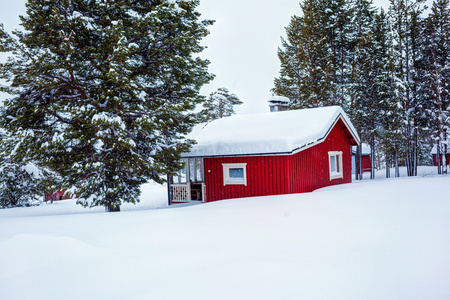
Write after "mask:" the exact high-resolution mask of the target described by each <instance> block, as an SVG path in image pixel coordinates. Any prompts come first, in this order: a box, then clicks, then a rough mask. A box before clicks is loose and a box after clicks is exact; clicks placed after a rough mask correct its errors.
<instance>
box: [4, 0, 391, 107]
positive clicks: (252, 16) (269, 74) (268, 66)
mask: <svg viewBox="0 0 450 300" xmlns="http://www.w3.org/2000/svg"><path fill="white" fill-rule="evenodd" d="M4 2H6V3H2V9H1V10H0V23H4V25H5V28H6V29H7V30H9V31H10V30H12V29H14V28H18V24H19V18H18V15H23V14H25V6H24V4H25V2H26V1H25V0H14V1H4ZM387 3H388V0H376V1H375V5H377V6H380V5H383V6H385V7H387ZM198 11H200V12H201V13H202V15H203V19H212V20H216V23H215V24H214V25H213V26H210V28H209V29H210V31H211V34H210V35H209V36H208V37H206V38H205V39H204V40H203V42H202V44H203V45H205V46H207V47H208V49H206V50H205V51H204V52H203V54H202V57H203V58H207V59H209V60H210V61H211V65H210V68H209V70H210V72H211V73H213V74H215V75H216V78H215V79H214V81H213V82H212V83H210V84H209V85H208V86H205V87H204V88H203V89H202V91H201V92H202V94H204V95H209V93H211V92H212V91H215V90H216V89H217V88H219V87H226V88H228V89H229V90H230V91H231V92H232V93H235V94H236V95H237V96H238V97H239V98H240V99H241V100H242V101H243V102H244V104H243V105H241V106H239V107H236V111H237V113H238V114H242V113H260V112H267V111H269V107H268V105H267V100H268V99H269V98H270V97H271V93H270V89H271V88H272V87H273V79H274V78H275V77H277V76H278V72H279V69H280V63H279V60H278V56H277V48H278V47H279V46H280V44H281V42H280V37H281V36H284V34H285V30H284V28H285V27H286V26H287V25H288V24H289V21H290V18H291V16H292V15H294V14H296V15H299V14H300V13H301V10H300V6H299V0H226V1H225V0H201V3H200V6H199V7H198ZM0 97H1V96H0ZM4 98H5V97H4V96H3V97H1V99H4Z"/></svg>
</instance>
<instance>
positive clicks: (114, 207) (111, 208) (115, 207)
mask: <svg viewBox="0 0 450 300" xmlns="http://www.w3.org/2000/svg"><path fill="white" fill-rule="evenodd" d="M105 211H107V212H116V211H120V205H113V204H110V205H106V206H105Z"/></svg>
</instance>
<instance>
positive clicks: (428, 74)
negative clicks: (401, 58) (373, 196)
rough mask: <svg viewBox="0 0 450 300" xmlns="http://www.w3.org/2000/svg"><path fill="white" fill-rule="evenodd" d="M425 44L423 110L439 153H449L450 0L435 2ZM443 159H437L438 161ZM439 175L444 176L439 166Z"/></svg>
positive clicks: (423, 58) (428, 18)
mask: <svg viewBox="0 0 450 300" xmlns="http://www.w3.org/2000/svg"><path fill="white" fill-rule="evenodd" d="M423 36H424V40H425V42H424V44H423V49H422V51H423V56H422V61H421V74H420V76H421V78H422V81H421V82H420V93H421V95H422V97H423V98H424V100H425V101H424V107H423V111H424V114H426V116H427V119H428V120H429V125H428V126H427V128H429V130H428V133H429V136H431V137H432V143H433V144H435V146H436V147H437V149H438V151H439V152H440V153H442V154H444V153H448V151H449V150H450V149H448V145H447V144H446V141H444V138H445V135H448V133H446V132H445V129H446V128H448V127H449V126H450V4H449V0H437V1H434V2H433V5H432V7H431V13H430V14H429V16H428V17H427V18H426V19H425V21H424V31H423ZM439 158H440V156H438V161H439ZM441 164H442V162H440V163H439V165H438V173H439V174H440V173H441V168H440V165H441Z"/></svg>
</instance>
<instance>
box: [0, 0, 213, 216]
mask: <svg viewBox="0 0 450 300" xmlns="http://www.w3.org/2000/svg"><path fill="white" fill-rule="evenodd" d="M198 4H199V1H198V0H154V1H144V0H120V1H119V0H29V1H28V3H27V15H26V16H24V17H22V18H21V20H22V25H23V27H24V28H25V31H24V32H15V36H16V37H15V38H13V37H12V36H10V35H9V34H7V33H6V32H5V31H4V30H1V31H0V33H1V44H0V45H1V47H0V48H1V49H0V50H2V51H7V52H12V54H13V56H12V58H11V59H10V60H9V61H8V62H7V63H5V64H3V65H1V68H0V76H1V78H4V79H7V80H9V81H10V82H11V84H10V87H9V88H8V89H6V91H7V92H9V93H10V94H12V97H11V98H9V99H8V100H7V101H5V103H4V109H3V111H2V116H1V120H0V122H1V123H2V125H3V126H4V127H5V128H7V129H8V130H9V131H11V132H12V133H14V134H15V135H16V136H17V137H19V138H20V139H21V143H20V145H19V146H18V147H17V153H18V155H19V156H21V157H27V158H28V159H32V160H34V161H37V162H39V163H40V164H42V165H44V166H47V167H49V168H51V169H53V170H55V171H57V173H59V174H60V175H61V177H62V181H63V186H62V188H66V189H70V192H71V193H73V194H77V195H78V197H79V198H78V203H80V204H82V205H83V206H89V207H92V206H99V205H101V206H105V207H106V210H107V211H117V210H120V205H121V204H122V203H123V202H132V203H135V202H136V201H138V199H139V195H140V185H141V184H142V183H145V182H147V180H149V179H153V180H155V181H157V182H161V181H162V180H161V178H160V174H163V173H168V174H171V173H174V172H175V171H176V170H177V169H179V168H180V167H181V165H180V162H179V161H180V160H179V158H180V152H182V151H186V150H188V148H189V146H190V144H191V141H188V140H186V139H184V135H185V134H187V133H188V132H189V131H190V129H191V128H192V126H193V125H194V124H195V122H196V120H197V116H196V114H195V113H193V109H194V107H195V106H196V105H197V104H201V103H202V102H203V101H204V97H201V96H199V94H198V91H199V89H200V87H201V86H202V85H203V84H204V83H206V82H208V81H210V80H211V78H212V76H211V75H210V74H209V73H208V72H207V65H208V61H207V60H201V59H200V58H196V54H197V53H199V52H201V51H202V49H203V47H202V46H200V45H199V42H200V40H201V39H202V38H203V37H204V36H206V35H207V33H208V31H207V29H206V27H207V26H208V25H210V24H212V21H209V20H204V21H200V20H199V17H200V14H199V13H198V12H197V10H196V7H197V5H198Z"/></svg>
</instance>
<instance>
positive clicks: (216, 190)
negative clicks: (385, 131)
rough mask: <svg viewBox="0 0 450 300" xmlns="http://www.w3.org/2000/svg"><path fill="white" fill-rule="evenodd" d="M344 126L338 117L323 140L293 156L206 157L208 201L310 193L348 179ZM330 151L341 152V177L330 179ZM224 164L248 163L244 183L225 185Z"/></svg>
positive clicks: (349, 158)
mask: <svg viewBox="0 0 450 300" xmlns="http://www.w3.org/2000/svg"><path fill="white" fill-rule="evenodd" d="M344 128H345V124H344V123H343V122H342V121H341V120H339V121H338V122H337V123H336V124H335V126H334V127H333V128H332V130H331V131H330V133H329V134H328V136H327V138H326V139H325V141H323V142H322V143H320V144H318V145H316V146H313V147H311V148H308V149H306V150H303V151H301V152H299V153H297V154H293V155H273V156H242V157H213V158H205V159H204V163H205V165H204V166H205V184H206V199H207V201H208V202H210V201H216V200H222V199H229V198H240V197H254V196H266V195H279V194H289V193H302V192H311V191H313V190H315V189H318V188H321V187H325V186H329V185H335V184H341V183H349V182H351V150H350V139H349V136H348V134H347V133H346V131H345V130H344ZM329 151H342V163H343V173H344V174H343V175H344V178H340V179H333V180H330V171H329V162H328V152H329ZM223 163H247V186H245V185H225V186H224V185H223V181H224V180H223V167H222V164H223Z"/></svg>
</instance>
